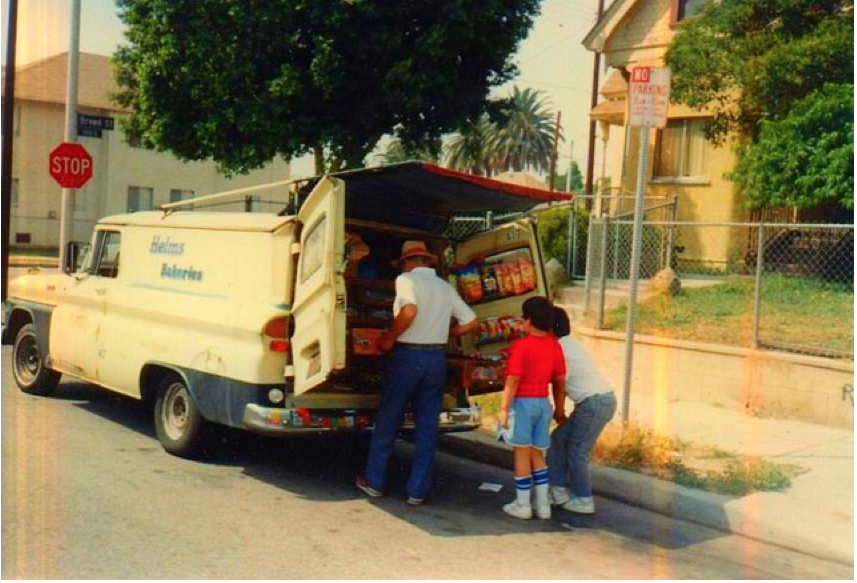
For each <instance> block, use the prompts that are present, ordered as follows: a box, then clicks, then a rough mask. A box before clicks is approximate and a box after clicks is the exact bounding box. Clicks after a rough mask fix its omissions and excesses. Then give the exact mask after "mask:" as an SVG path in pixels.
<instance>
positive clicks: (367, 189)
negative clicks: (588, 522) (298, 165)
mask: <svg viewBox="0 0 857 583" xmlns="http://www.w3.org/2000/svg"><path fill="white" fill-rule="evenodd" d="M289 182H290V184H289V185H288V192H289V195H288V201H287V202H288V204H287V205H282V206H283V208H282V210H281V211H280V212H271V213H263V212H228V211H227V212H224V211H222V210H220V211H217V210H209V211H206V210H201V209H202V207H205V206H207V205H212V206H215V208H218V206H219V205H223V204H226V203H227V202H228V201H229V200H235V199H236V197H237V198H239V200H243V198H244V196H245V194H246V192H245V191H246V189H245V191H235V192H232V193H223V194H221V195H211V196H208V197H204V198H201V199H195V200H192V201H184V202H180V203H173V204H169V205H164V206H163V207H162V208H161V210H160V211H152V212H138V213H133V214H126V215H119V216H112V217H107V218H104V219H102V220H100V221H99V222H98V224H97V225H96V227H95V230H94V233H93V236H92V241H91V243H90V244H88V246H84V245H81V244H78V243H71V244H70V245H69V252H68V254H67V255H68V257H69V258H70V261H68V265H65V266H63V269H62V272H61V273H58V274H50V275H48V274H35V275H25V276H23V277H19V278H17V279H15V280H14V281H12V282H11V284H10V287H9V297H8V301H7V302H6V306H5V310H6V328H5V329H4V342H7V343H12V344H13V356H12V358H13V374H14V378H15V381H16V383H17V384H18V386H19V387H20V389H21V390H22V391H24V392H26V393H30V394H35V395H49V394H50V393H52V392H53V391H54V389H55V388H56V386H57V384H58V382H59V378H60V375H61V374H66V375H69V376H73V377H76V378H79V379H82V380H84V381H87V382H91V383H94V384H96V385H98V386H100V387H103V388H105V389H108V390H111V391H115V392H118V393H122V394H124V395H128V396H130V397H132V398H135V399H142V400H152V401H154V402H155V403H156V406H155V426H156V432H157V436H158V439H159V440H160V442H161V444H162V445H163V447H164V448H165V449H166V450H167V451H169V452H171V453H173V454H176V455H182V456H190V455H194V454H195V453H198V452H199V450H200V447H201V446H202V445H203V443H204V440H205V437H206V433H207V429H208V428H209V427H210V424H223V425H227V426H231V427H237V428H244V429H247V430H250V431H257V432H263V433H268V434H291V433H299V432H319V431H344V430H366V429H369V428H371V426H372V423H373V413H374V411H375V410H376V409H377V407H378V404H379V401H380V391H381V390H382V382H381V381H382V377H383V369H384V357H383V355H382V354H380V353H379V352H378V351H377V350H375V348H374V346H375V344H374V339H375V338H376V337H377V333H378V332H379V331H380V330H383V329H384V328H386V327H387V325H388V324H389V322H390V321H391V319H392V301H393V296H394V281H395V278H396V276H397V275H398V272H397V270H396V269H395V268H394V267H393V266H392V264H391V262H392V260H393V259H395V258H396V257H397V256H398V252H399V251H400V249H401V245H402V242H403V241H405V240H408V239H421V240H424V241H426V242H427V243H428V245H429V247H430V248H431V250H432V251H433V252H434V253H436V254H437V255H438V256H439V257H441V258H443V259H442V260H441V261H440V264H439V265H438V270H439V272H440V274H441V275H442V276H443V277H448V278H449V280H450V283H451V284H452V285H455V286H457V287H458V289H459V290H460V293H462V295H463V297H464V298H465V300H466V301H468V303H470V304H471V305H472V306H473V308H474V311H475V312H476V314H477V316H478V318H479V319H480V330H479V332H478V333H476V334H473V335H472V336H470V337H465V338H463V339H454V340H451V341H450V344H449V349H448V354H449V356H448V362H449V375H448V377H449V380H448V388H447V394H445V396H444V408H443V412H442V413H441V415H440V418H439V419H438V423H439V427H440V429H441V430H442V431H467V430H471V429H475V428H476V427H478V426H479V424H480V412H479V409H478V408H477V407H473V406H471V404H470V401H469V400H468V397H470V396H472V395H474V394H478V393H480V392H487V391H497V390H501V389H502V371H503V358H502V355H501V350H502V348H504V347H505V346H507V345H508V344H509V342H510V341H511V340H513V339H514V337H515V336H516V335H517V334H518V333H519V330H520V321H519V316H520V309H521V304H522V302H523V301H524V300H525V299H526V298H527V297H529V296H531V295H534V294H541V295H548V293H549V290H548V288H547V281H546V278H545V274H544V270H543V264H542V258H541V253H540V250H539V244H538V238H537V236H536V230H535V224H534V221H533V219H532V218H530V217H528V216H526V215H523V214H521V215H519V216H518V218H517V219H516V220H508V221H506V222H503V223H502V224H498V225H497V226H495V227H494V228H487V229H483V230H482V231H481V232H476V233H475V234H472V235H471V236H467V237H462V236H459V237H456V236H455V233H450V232H449V230H448V228H449V224H450V220H451V219H453V218H454V217H456V216H459V217H460V216H462V215H470V216H472V215H473V214H474V213H477V212H482V213H483V214H482V215H481V216H485V215H484V211H486V210H490V211H493V212H495V213H498V214H499V213H506V214H511V213H522V212H523V211H527V210H528V209H531V208H532V207H533V206H535V205H537V204H539V203H544V202H547V201H550V200H557V199H560V198H563V197H564V196H565V195H558V194H555V193H550V192H546V191H541V190H538V189H532V188H526V187H521V186H516V185H512V184H506V183H500V182H496V181H493V180H488V179H484V178H481V177H476V176H471V175H468V174H463V173H459V172H453V171H449V170H446V169H443V168H440V167H437V166H434V165H431V164H426V163H421V162H410V163H404V164H398V165H391V166H384V167H379V168H371V169H363V170H356V171H352V172H342V173H338V174H332V175H328V176H323V177H316V178H310V179H298V180H294V181H289ZM280 186H282V185H280ZM489 216H490V215H489ZM488 222H490V220H489V221H488ZM458 224H459V225H461V224H463V223H461V222H460V221H459V223H458ZM465 224H469V225H471V226H472V225H476V226H478V225H479V222H478V221H476V222H471V223H465ZM78 259H80V260H78ZM410 425H412V420H408V421H406V424H405V429H407V428H408V427H409V426H410Z"/></svg>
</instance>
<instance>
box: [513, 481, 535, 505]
mask: <svg viewBox="0 0 857 583" xmlns="http://www.w3.org/2000/svg"><path fill="white" fill-rule="evenodd" d="M532 486H533V477H532V476H523V477H521V478H515V489H516V491H517V496H518V497H517V501H518V504H519V505H521V506H529V505H530V489H531V488H532Z"/></svg>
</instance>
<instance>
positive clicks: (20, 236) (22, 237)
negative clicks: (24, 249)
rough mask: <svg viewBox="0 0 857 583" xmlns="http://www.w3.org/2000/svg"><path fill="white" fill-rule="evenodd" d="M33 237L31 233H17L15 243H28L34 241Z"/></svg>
mask: <svg viewBox="0 0 857 583" xmlns="http://www.w3.org/2000/svg"><path fill="white" fill-rule="evenodd" d="M32 241H33V238H32V236H31V235H30V233H15V243H17V244H19V245H28V244H30V243H32Z"/></svg>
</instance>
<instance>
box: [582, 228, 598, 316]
mask: <svg viewBox="0 0 857 583" xmlns="http://www.w3.org/2000/svg"><path fill="white" fill-rule="evenodd" d="M594 224H595V213H590V214H589V229H588V231H587V234H586V276H585V277H586V280H585V282H584V288H585V292H584V294H583V309H584V310H588V309H589V300H590V296H591V295H592V266H593V265H594V264H595V261H593V259H594V257H593V254H594V253H595V249H594V247H593V246H592V233H593V232H594V230H595V229H593V228H592V226H593V225H594Z"/></svg>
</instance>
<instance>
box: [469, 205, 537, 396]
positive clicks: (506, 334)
mask: <svg viewBox="0 0 857 583" xmlns="http://www.w3.org/2000/svg"><path fill="white" fill-rule="evenodd" d="M455 261H456V263H457V264H458V265H459V266H464V267H463V268H462V269H461V270H459V272H458V287H459V290H460V291H461V296H462V298H463V299H464V301H465V302H467V303H468V304H470V306H471V307H472V308H473V311H474V312H476V317H477V318H478V319H479V322H480V327H479V330H478V332H477V333H476V334H475V335H473V336H467V337H465V338H464V339H462V342H463V343H464V344H465V346H464V348H465V350H466V351H467V352H472V351H474V350H476V351H479V352H483V353H488V354H490V353H497V352H499V351H500V350H502V349H503V348H505V347H506V346H508V345H509V343H510V342H511V341H512V340H514V339H515V337H516V335H517V334H518V333H519V331H520V316H521V305H522V304H523V302H524V300H526V299H527V298H529V297H533V296H535V295H541V296H546V297H550V290H549V289H548V283H547V278H546V277H545V269H544V265H543V263H542V253H541V249H540V246H539V238H538V234H537V232H536V225H535V221H533V219H531V218H529V217H527V218H523V219H519V220H517V221H513V222H509V223H504V224H503V225H501V226H499V227H497V228H495V229H493V230H491V231H487V232H484V233H479V234H478V235H474V236H473V237H470V238H468V239H465V240H463V241H459V242H458V244H457V245H456V246H455ZM501 388H502V386H501Z"/></svg>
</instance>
